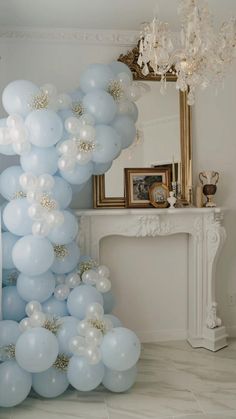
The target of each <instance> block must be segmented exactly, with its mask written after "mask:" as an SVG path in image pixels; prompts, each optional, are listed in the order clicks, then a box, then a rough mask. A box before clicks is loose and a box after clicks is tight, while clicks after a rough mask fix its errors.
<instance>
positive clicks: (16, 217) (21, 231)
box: [3, 198, 33, 236]
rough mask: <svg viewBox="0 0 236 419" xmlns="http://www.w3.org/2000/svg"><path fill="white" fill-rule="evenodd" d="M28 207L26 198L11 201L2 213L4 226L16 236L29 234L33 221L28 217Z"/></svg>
mask: <svg viewBox="0 0 236 419" xmlns="http://www.w3.org/2000/svg"><path fill="white" fill-rule="evenodd" d="M29 206H30V204H29V202H28V201H27V199H26V198H22V199H13V200H12V201H11V202H9V203H8V204H7V206H6V207H5V209H4V211H3V221H4V224H5V226H6V227H7V229H8V230H9V231H10V232H11V233H13V234H15V235H16V236H25V235H27V234H31V231H32V225H33V220H32V219H31V218H30V217H29V215H28V209H29Z"/></svg>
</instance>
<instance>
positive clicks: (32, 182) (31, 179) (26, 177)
mask: <svg viewBox="0 0 236 419" xmlns="http://www.w3.org/2000/svg"><path fill="white" fill-rule="evenodd" d="M19 182H20V185H21V186H22V188H23V189H24V190H26V191H30V190H33V189H36V188H37V185H38V180H37V176H35V175H34V174H33V173H30V172H26V173H22V175H20V177H19Z"/></svg>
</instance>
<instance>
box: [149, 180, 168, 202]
mask: <svg viewBox="0 0 236 419" xmlns="http://www.w3.org/2000/svg"><path fill="white" fill-rule="evenodd" d="M168 197H169V188H168V186H166V185H164V184H163V183H159V182H155V183H153V184H152V185H151V186H150V188H149V199H150V204H151V205H152V206H153V207H155V208H167V207H168V205H169V203H168V201H167V198H168Z"/></svg>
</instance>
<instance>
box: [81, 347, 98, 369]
mask: <svg viewBox="0 0 236 419" xmlns="http://www.w3.org/2000/svg"><path fill="white" fill-rule="evenodd" d="M85 357H86V359H87V361H88V363H89V364H90V365H96V364H98V363H99V362H100V361H101V359H102V353H101V351H100V349H98V348H95V347H87V348H86V350H85Z"/></svg>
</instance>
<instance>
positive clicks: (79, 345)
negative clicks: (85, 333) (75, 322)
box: [69, 336, 86, 356]
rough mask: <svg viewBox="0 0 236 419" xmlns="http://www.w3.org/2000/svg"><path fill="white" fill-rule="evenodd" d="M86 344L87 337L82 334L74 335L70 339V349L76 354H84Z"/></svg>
mask: <svg viewBox="0 0 236 419" xmlns="http://www.w3.org/2000/svg"><path fill="white" fill-rule="evenodd" d="M85 345H86V343H85V339H84V338H83V337H82V336H74V337H73V338H71V339H70V340H69V350H70V351H71V352H72V353H73V354H74V355H80V356H82V355H84V353H85Z"/></svg>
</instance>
